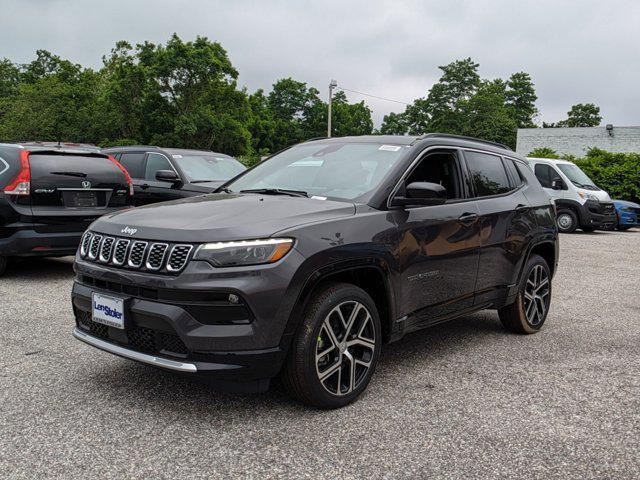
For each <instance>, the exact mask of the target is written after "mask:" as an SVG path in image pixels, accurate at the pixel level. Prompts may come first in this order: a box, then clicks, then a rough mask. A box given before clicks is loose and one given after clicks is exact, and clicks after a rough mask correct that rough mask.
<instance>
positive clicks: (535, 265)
mask: <svg viewBox="0 0 640 480" xmlns="http://www.w3.org/2000/svg"><path fill="white" fill-rule="evenodd" d="M534 269H535V270H536V271H537V272H540V271H541V270H540V269H542V271H543V272H544V276H545V277H546V279H547V284H546V285H547V287H548V288H547V289H546V290H544V289H543V288H540V290H539V291H537V292H536V296H535V298H534V299H533V303H534V304H535V305H534V306H531V300H529V298H527V296H526V293H527V294H529V295H530V290H529V289H530V288H531V284H530V280H531V276H532V274H533V272H534ZM545 291H546V294H545ZM525 292H526V293H525ZM538 293H540V296H542V295H544V299H543V300H542V301H541V302H540V301H539V300H538V297H537V294H538ZM550 303H551V271H550V270H549V265H548V264H547V262H546V260H545V259H544V258H542V257H541V256H540V255H535V254H534V255H531V257H530V258H529V260H528V261H527V264H526V265H525V268H524V271H523V275H522V279H521V281H520V285H519V287H518V295H517V296H516V301H515V302H514V303H512V304H511V305H508V306H506V307H504V308H501V309H500V310H498V315H499V316H500V321H501V322H502V325H504V327H505V328H506V329H507V330H509V331H510V332H513V333H520V334H525V335H526V334H531V333H536V332H538V331H539V330H540V329H541V328H542V325H544V322H545V320H546V319H547V315H548V313H549V306H550ZM534 307H535V309H536V313H538V315H536V316H535V317H534V319H533V320H532V319H531V315H528V314H529V313H530V312H531V313H533V311H531V310H529V308H534ZM543 307H544V308H543ZM540 310H543V313H542V314H541V315H540V314H539V312H540ZM534 320H535V321H534Z"/></svg>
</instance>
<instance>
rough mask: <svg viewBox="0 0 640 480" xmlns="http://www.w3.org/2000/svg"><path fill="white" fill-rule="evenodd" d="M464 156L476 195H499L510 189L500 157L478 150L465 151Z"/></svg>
mask: <svg viewBox="0 0 640 480" xmlns="http://www.w3.org/2000/svg"><path fill="white" fill-rule="evenodd" d="M464 156H465V158H466V159H467V165H468V167H469V173H470V174H471V184H472V185H473V188H474V190H475V192H476V197H488V196H490V195H499V194H501V193H507V192H508V191H510V190H511V187H510V186H509V178H508V177H507V172H506V170H505V169H504V166H503V164H502V159H501V158H500V157H498V156H496V155H490V154H488V153H478V152H465V154H464Z"/></svg>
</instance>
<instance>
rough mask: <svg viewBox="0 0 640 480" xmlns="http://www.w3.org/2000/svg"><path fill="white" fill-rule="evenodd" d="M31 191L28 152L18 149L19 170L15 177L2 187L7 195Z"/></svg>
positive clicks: (25, 193) (27, 193)
mask: <svg viewBox="0 0 640 480" xmlns="http://www.w3.org/2000/svg"><path fill="white" fill-rule="evenodd" d="M30 191H31V167H30V165H29V152H27V151H26V150H21V151H20V171H19V172H18V174H17V175H16V176H15V178H14V179H13V180H12V181H11V183H9V184H8V185H7V186H6V187H5V188H4V193H5V194H7V195H29V193H30Z"/></svg>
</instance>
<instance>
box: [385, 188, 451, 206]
mask: <svg viewBox="0 0 640 480" xmlns="http://www.w3.org/2000/svg"><path fill="white" fill-rule="evenodd" d="M404 190H405V195H404V196H396V197H395V198H394V199H393V202H392V205H396V206H405V205H420V206H426V205H443V204H444V203H445V202H446V201H447V189H446V188H444V187H443V186H442V185H438V184H437V183H430V182H413V183H410V184H409V185H407V186H406V187H405V189H404Z"/></svg>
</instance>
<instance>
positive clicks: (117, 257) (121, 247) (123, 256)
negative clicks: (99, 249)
mask: <svg viewBox="0 0 640 480" xmlns="http://www.w3.org/2000/svg"><path fill="white" fill-rule="evenodd" d="M130 243H131V240H126V239H123V238H121V239H119V240H117V241H116V248H115V249H114V252H113V264H114V265H118V266H121V265H124V263H125V262H126V261H127V251H128V249H129V244H130Z"/></svg>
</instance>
